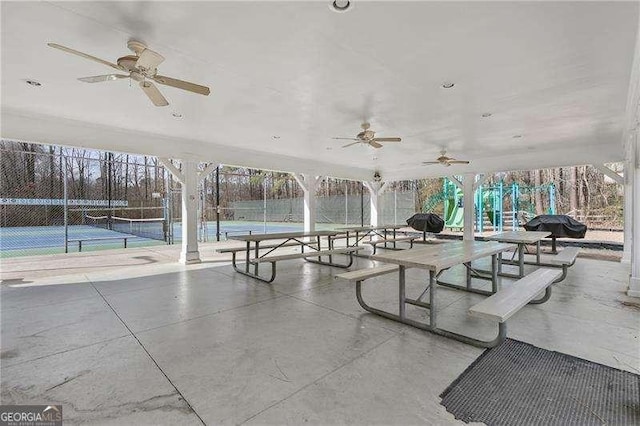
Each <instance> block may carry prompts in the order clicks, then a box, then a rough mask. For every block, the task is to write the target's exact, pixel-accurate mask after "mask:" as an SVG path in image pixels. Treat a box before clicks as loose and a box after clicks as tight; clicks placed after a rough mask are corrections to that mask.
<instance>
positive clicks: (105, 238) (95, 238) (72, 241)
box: [67, 235, 136, 252]
mask: <svg viewBox="0 0 640 426" xmlns="http://www.w3.org/2000/svg"><path fill="white" fill-rule="evenodd" d="M131 238H136V237H135V236H130V235H128V236H122V237H90V238H72V239H68V240H67V242H68V243H78V252H81V251H82V242H83V241H102V240H123V241H124V248H127V240H129V239H131Z"/></svg>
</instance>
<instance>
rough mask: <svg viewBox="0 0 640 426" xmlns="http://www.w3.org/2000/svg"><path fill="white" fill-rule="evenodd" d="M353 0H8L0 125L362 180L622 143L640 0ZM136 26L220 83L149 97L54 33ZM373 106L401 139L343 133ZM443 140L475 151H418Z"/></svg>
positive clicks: (73, 35)
mask: <svg viewBox="0 0 640 426" xmlns="http://www.w3.org/2000/svg"><path fill="white" fill-rule="evenodd" d="M354 3H355V4H354V7H353V10H351V11H349V12H347V13H342V14H338V13H334V12H332V11H330V10H329V7H328V4H329V1H328V0H327V1H316V2H156V3H149V2H91V1H83V2H3V3H2V5H1V8H2V9H1V12H2V51H1V59H2V137H5V138H13V139H22V140H34V141H40V142H44V143H59V144H66V145H77V146H87V147H95V148H101V149H108V150H117V151H125V152H135V153H144V154H150V155H159V156H169V157H173V158H180V159H197V160H200V161H213V162H221V163H226V164H234V165H243V166H249V167H259V168H268V169H276V170H286V171H301V172H311V173H316V174H324V175H331V176H336V177H345V178H353V179H369V178H371V176H372V175H373V171H374V170H378V171H379V172H380V173H381V175H382V176H383V178H385V179H388V180H391V179H401V178H414V177H426V176H435V175H442V174H444V173H463V172H466V171H474V172H485V171H498V170H513V169H530V168H534V167H550V166H561V165H571V164H585V163H592V162H608V161H618V160H621V159H622V158H623V144H622V137H623V133H624V130H625V126H626V125H627V123H626V122H625V108H626V106H627V98H628V96H629V87H630V84H629V83H630V78H631V70H632V63H633V60H634V52H635V51H636V37H637V31H638V23H639V19H638V3H636V2H627V3H625V2H620V3H613V2H602V3H592V2H589V3H565V2H558V3H548V2H544V3H518V2H496V3H483V2H472V3H451V2H450V3H438V2H402V3H401V2H365V1H355V2H354ZM130 38H135V39H138V40H142V41H144V42H146V43H147V44H148V45H149V47H151V48H152V49H153V50H156V51H158V52H159V53H161V54H163V55H164V56H165V57H166V61H165V62H164V63H162V64H161V65H160V67H159V68H160V73H161V74H163V75H168V76H171V77H176V78H180V79H185V80H189V81H193V82H196V83H201V84H205V85H209V86H210V87H211V88H212V93H211V95H210V96H208V97H203V96H200V95H194V94H189V93H186V92H182V91H179V90H177V89H174V88H171V87H166V86H159V87H160V89H161V90H162V92H163V93H164V95H165V96H166V98H167V99H168V100H169V102H170V104H171V105H170V106H169V107H165V108H158V107H154V106H152V105H151V103H150V102H149V100H148V99H147V98H146V97H145V96H144V95H143V94H142V93H141V92H140V90H139V88H137V87H135V86H133V87H129V83H128V81H127V80H120V81H113V82H106V83H100V84H92V85H91V84H86V83H81V82H79V81H77V80H76V78H77V77H83V76H89V75H97V74H108V73H109V72H110V69H109V68H107V67H104V66H102V65H100V64H97V63H93V62H90V61H87V60H84V59H82V58H78V57H75V56H72V55H68V54H65V53H63V52H61V51H58V50H54V49H51V48H49V47H47V46H46V43H47V42H56V43H60V44H63V45H66V46H69V47H71V48H74V49H77V50H81V51H84V52H87V53H89V54H92V55H95V56H98V57H101V58H104V59H106V60H109V61H112V62H115V60H116V58H118V57H119V56H124V55H126V54H129V53H130V52H129V51H128V50H127V48H126V43H127V40H129V39H130ZM29 78H30V79H35V80H38V81H40V82H41V83H42V84H43V86H42V87H40V88H33V87H31V86H29V85H27V84H25V82H24V80H26V79H29ZM445 81H452V82H454V83H455V87H454V88H452V89H444V88H442V87H441V84H442V83H443V82H445ZM173 111H178V112H180V113H182V114H183V115H184V117H183V118H182V119H181V120H177V119H175V118H173V117H172V115H171V113H172V112H173ZM484 112H490V113H492V116H491V117H488V118H482V117H481V115H482V113H484ZM363 119H366V120H368V121H370V122H371V124H372V128H373V130H376V131H377V132H378V135H379V136H401V137H402V138H403V141H402V143H400V144H393V145H392V144H389V145H387V146H385V147H384V148H382V149H380V150H374V149H373V148H369V147H365V146H359V145H358V146H353V147H351V148H347V149H341V148H340V147H341V145H342V144H343V143H345V142H344V141H337V140H332V139H331V137H332V136H341V137H350V136H354V135H355V134H356V133H357V132H358V131H359V125H360V123H361V122H362V121H363ZM514 135H522V137H521V138H519V139H514V138H513V136H514ZM273 136H279V139H274V138H273ZM443 147H446V148H448V152H449V154H450V155H453V156H455V157H458V158H462V159H469V160H472V163H471V164H470V165H469V166H456V167H451V168H449V169H444V168H442V167H441V166H429V167H426V166H421V165H420V163H421V162H422V161H427V160H432V159H434V158H435V157H437V156H438V155H439V151H440V149H441V148H443ZM328 148H332V149H330V150H329V149H328Z"/></svg>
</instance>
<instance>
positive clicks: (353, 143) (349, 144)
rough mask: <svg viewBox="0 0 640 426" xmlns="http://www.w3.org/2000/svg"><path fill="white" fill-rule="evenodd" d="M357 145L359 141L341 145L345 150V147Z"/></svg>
mask: <svg viewBox="0 0 640 426" xmlns="http://www.w3.org/2000/svg"><path fill="white" fill-rule="evenodd" d="M358 143H360V141H358V142H351V143H348V144H346V145H343V146H342V147H343V148H347V147H350V146H351V145H355V144H358Z"/></svg>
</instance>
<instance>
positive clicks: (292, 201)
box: [0, 140, 416, 257]
mask: <svg viewBox="0 0 640 426" xmlns="http://www.w3.org/2000/svg"><path fill="white" fill-rule="evenodd" d="M174 165H175V166H176V167H177V168H180V162H179V161H174ZM200 168H201V170H204V168H205V165H204V164H201V165H200ZM0 173H1V174H2V179H1V180H0V249H1V256H2V257H13V256H25V255H39V254H55V253H65V252H77V251H80V250H82V251H87V250H100V249H110V248H119V247H124V246H126V247H135V246H147V245H157V244H173V243H177V242H180V241H181V233H182V200H181V188H180V184H179V182H178V181H177V180H176V179H175V178H174V177H173V176H172V175H171V174H170V173H169V172H168V171H167V170H165V168H164V167H163V166H162V165H161V164H159V162H158V160H157V159H156V158H155V157H145V156H134V155H128V154H120V153H108V152H101V151H94V150H86V149H77V148H64V147H60V146H47V145H39V144H31V143H22V142H13V141H7V140H3V141H1V142H0ZM316 200H317V211H316V217H317V225H316V227H317V229H334V228H337V227H341V226H353V225H360V224H365V225H366V224H368V223H369V193H368V191H367V190H364V189H363V186H362V184H361V183H359V182H353V181H347V180H339V179H333V178H324V179H323V180H322V181H321V182H320V185H319V186H318V189H317V192H316ZM415 204H416V194H415V190H409V186H407V185H406V184H405V185H402V184H399V183H395V184H393V185H392V186H391V187H390V188H389V190H388V191H387V192H385V193H384V194H383V195H382V196H381V202H380V205H379V206H380V209H381V212H380V218H379V220H380V223H404V220H405V219H406V218H408V217H410V216H411V215H412V214H413V212H414V211H415ZM303 206H304V196H303V192H302V190H301V188H300V187H299V185H298V183H297V182H296V180H295V179H294V178H293V177H292V176H291V175H290V174H288V173H276V172H264V171H258V170H252V169H242V168H233V167H226V166H221V167H219V168H218V169H216V170H215V171H214V172H212V173H210V174H209V175H208V176H206V177H205V178H204V179H203V180H202V182H201V184H200V188H199V207H198V222H199V223H198V237H199V240H200V241H216V240H224V239H226V238H228V237H229V236H231V235H234V234H239V233H267V232H290V231H300V230H302V229H303V226H304V225H303V222H304V219H303V217H304V213H303Z"/></svg>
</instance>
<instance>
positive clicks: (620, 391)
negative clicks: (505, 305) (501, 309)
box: [440, 339, 640, 426]
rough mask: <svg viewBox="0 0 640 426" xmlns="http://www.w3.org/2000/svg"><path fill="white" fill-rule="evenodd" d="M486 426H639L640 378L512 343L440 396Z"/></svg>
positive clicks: (461, 416) (458, 414) (462, 416)
mask: <svg viewBox="0 0 640 426" xmlns="http://www.w3.org/2000/svg"><path fill="white" fill-rule="evenodd" d="M440 397H441V398H442V402H441V404H442V405H443V406H444V407H445V408H446V409H447V411H448V412H450V413H451V414H453V415H454V416H455V418H456V419H458V420H462V421H464V422H467V423H468V422H484V423H486V424H487V425H490V426H493V425H562V426H565V425H579V426H583V425H605V424H606V425H640V376H638V375H637V374H633V373H629V372H627V371H622V370H617V369H615V368H611V367H607V366H605V365H601V364H596V363H594V362H590V361H586V360H584V359H580V358H576V357H573V356H570V355H566V354H562V353H559V352H552V351H548V350H545V349H541V348H538V347H535V346H533V345H530V344H528V343H524V342H519V341H517V340H512V339H507V340H506V341H505V342H504V343H503V344H502V345H500V346H498V347H497V348H494V349H490V350H487V351H485V352H484V353H483V354H482V355H481V356H480V357H478V359H477V360H475V361H474V362H473V364H471V366H469V368H467V370H466V371H465V372H464V373H462V374H461V375H460V377H458V378H457V379H456V380H455V381H454V382H453V383H452V384H451V385H449V387H448V388H447V389H446V390H445V391H444V392H443V393H442V395H440Z"/></svg>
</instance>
